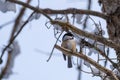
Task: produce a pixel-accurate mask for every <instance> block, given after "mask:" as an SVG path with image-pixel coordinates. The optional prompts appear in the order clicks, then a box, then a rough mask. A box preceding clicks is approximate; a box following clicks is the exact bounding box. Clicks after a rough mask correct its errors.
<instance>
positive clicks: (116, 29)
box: [99, 0, 120, 62]
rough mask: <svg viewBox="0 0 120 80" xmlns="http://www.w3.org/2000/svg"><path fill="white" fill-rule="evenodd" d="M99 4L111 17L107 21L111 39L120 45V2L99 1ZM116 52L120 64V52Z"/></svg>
mask: <svg viewBox="0 0 120 80" xmlns="http://www.w3.org/2000/svg"><path fill="white" fill-rule="evenodd" d="M99 2H100V4H102V11H103V13H105V14H107V15H108V16H109V18H108V20H107V30H108V35H109V39H111V40H112V41H114V42H115V43H116V44H118V45H120V22H119V21H120V0H99ZM115 51H116V55H117V59H118V62H120V50H119V49H117V50H115Z"/></svg>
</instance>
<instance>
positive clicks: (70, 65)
mask: <svg viewBox="0 0 120 80" xmlns="http://www.w3.org/2000/svg"><path fill="white" fill-rule="evenodd" d="M68 68H72V60H71V56H68Z"/></svg>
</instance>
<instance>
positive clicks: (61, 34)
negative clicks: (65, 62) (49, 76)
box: [47, 31, 63, 62]
mask: <svg viewBox="0 0 120 80" xmlns="http://www.w3.org/2000/svg"><path fill="white" fill-rule="evenodd" d="M62 33H63V31H62V32H61V33H60V35H59V36H58V38H57V40H56V42H55V44H54V46H53V48H52V51H51V53H50V56H49V58H48V59H47V62H48V61H49V60H50V59H51V57H52V55H53V51H54V49H55V45H56V44H57V42H58V41H59V38H60V36H61V35H62Z"/></svg>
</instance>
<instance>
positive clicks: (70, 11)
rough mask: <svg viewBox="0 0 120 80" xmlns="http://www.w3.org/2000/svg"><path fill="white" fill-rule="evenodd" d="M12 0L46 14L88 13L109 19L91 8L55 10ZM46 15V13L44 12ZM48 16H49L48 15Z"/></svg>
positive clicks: (11, 0)
mask: <svg viewBox="0 0 120 80" xmlns="http://www.w3.org/2000/svg"><path fill="white" fill-rule="evenodd" d="M9 1H10V2H13V3H17V4H19V5H22V6H24V7H27V8H29V9H32V10H35V11H36V12H39V13H42V14H43V12H44V13H46V14H75V13H76V14H87V15H93V16H97V17H101V18H103V19H108V16H107V15H105V14H103V13H100V12H96V11H90V10H82V9H76V8H69V9H64V10H53V9H49V8H47V9H41V8H40V9H37V8H36V7H33V6H31V5H29V4H26V3H24V2H22V1H17V0H9ZM43 15H44V16H45V14H43ZM46 17H47V16H46ZM47 18H48V19H50V18H49V17H47Z"/></svg>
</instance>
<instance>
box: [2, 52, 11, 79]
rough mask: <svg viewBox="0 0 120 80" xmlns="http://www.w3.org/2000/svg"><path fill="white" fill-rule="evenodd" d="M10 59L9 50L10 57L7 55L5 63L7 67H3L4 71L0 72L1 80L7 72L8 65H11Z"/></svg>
mask: <svg viewBox="0 0 120 80" xmlns="http://www.w3.org/2000/svg"><path fill="white" fill-rule="evenodd" d="M10 61H11V51H8V57H7V62H6V64H5V67H4V68H3V69H2V72H1V73H0V80H2V78H3V77H4V75H5V74H6V72H7V70H8V67H9V65H10Z"/></svg>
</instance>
